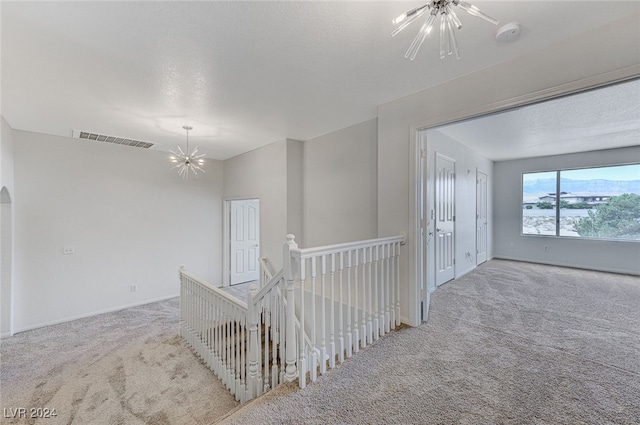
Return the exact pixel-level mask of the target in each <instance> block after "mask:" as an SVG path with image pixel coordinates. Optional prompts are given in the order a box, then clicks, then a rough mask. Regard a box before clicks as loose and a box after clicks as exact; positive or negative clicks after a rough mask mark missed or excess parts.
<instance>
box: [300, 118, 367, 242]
mask: <svg viewBox="0 0 640 425" xmlns="http://www.w3.org/2000/svg"><path fill="white" fill-rule="evenodd" d="M377 132H378V120H377V119H372V120H369V121H365V122H362V123H359V124H356V125H353V126H350V127H347V128H344V129H342V130H338V131H335V132H333V133H330V134H326V135H324V136H320V137H316V138H314V139H310V140H308V141H307V142H306V143H305V145H304V224H305V226H304V234H305V243H306V246H320V245H327V244H334V243H341V242H349V241H357V240H362V239H371V238H375V237H377V225H378V217H377V215H378V212H377V197H378V193H377V170H376V169H377V165H378V164H377V162H378V151H377V148H378V140H377V139H378V134H377Z"/></svg>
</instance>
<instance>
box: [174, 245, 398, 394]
mask: <svg viewBox="0 0 640 425" xmlns="http://www.w3.org/2000/svg"><path fill="white" fill-rule="evenodd" d="M402 243H404V237H402V236H397V237H390V238H380V239H372V240H366V241H359V242H350V243H344V244H337V245H329V246H323V247H314V248H305V249H299V248H298V246H297V244H296V243H295V239H294V236H293V235H287V243H286V244H285V245H284V249H283V252H284V258H283V259H284V261H283V264H284V267H283V268H282V269H281V270H280V271H278V272H276V273H273V270H272V269H271V268H270V266H269V263H268V262H267V261H265V260H261V282H260V283H261V287H260V288H259V289H258V288H257V287H252V288H251V290H250V292H249V296H248V299H247V302H246V303H245V302H243V301H240V300H238V299H236V298H235V297H233V296H231V295H229V294H227V293H225V292H223V291H222V290H220V289H219V288H216V287H214V286H212V285H210V284H209V283H207V282H205V281H203V280H201V279H199V278H198V277H196V276H194V275H192V274H190V273H189V272H187V271H186V270H185V269H184V268H181V269H180V284H181V289H180V335H181V336H182V337H183V338H185V340H186V341H187V342H188V343H189V345H190V346H191V347H192V348H193V349H194V351H195V352H196V353H197V354H198V355H199V356H200V357H201V358H202V359H203V360H204V361H205V363H206V364H207V365H208V367H209V368H210V369H211V370H212V371H213V372H214V373H215V374H216V375H217V376H218V377H219V378H220V379H221V380H222V382H223V384H224V385H225V386H226V388H228V389H229V391H231V393H232V394H234V395H235V397H236V400H238V401H240V402H245V401H248V400H251V399H253V398H255V397H258V396H260V395H261V394H263V393H264V392H266V391H268V390H269V389H272V388H275V387H276V386H278V385H280V384H281V383H283V382H291V381H297V382H298V385H299V387H300V388H304V387H305V386H306V385H307V381H310V382H314V381H315V380H316V379H317V377H318V374H323V373H325V372H326V371H327V369H331V368H334V367H335V366H336V362H337V363H342V362H343V361H344V360H345V358H349V357H351V356H352V355H353V354H354V353H357V352H358V351H359V350H360V349H362V348H365V347H366V346H367V345H368V344H371V343H372V342H373V341H375V340H377V339H378V338H380V336H383V335H384V334H386V333H389V332H390V331H391V330H393V329H395V327H396V326H398V325H400V301H399V293H400V291H399V255H400V245H401V244H402Z"/></svg>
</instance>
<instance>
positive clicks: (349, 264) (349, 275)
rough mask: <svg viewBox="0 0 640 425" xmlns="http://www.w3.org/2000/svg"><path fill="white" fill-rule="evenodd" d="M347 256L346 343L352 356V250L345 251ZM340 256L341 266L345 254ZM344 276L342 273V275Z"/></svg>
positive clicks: (349, 355) (348, 355)
mask: <svg viewBox="0 0 640 425" xmlns="http://www.w3.org/2000/svg"><path fill="white" fill-rule="evenodd" d="M345 254H346V256H347V272H346V273H347V344H346V349H347V352H346V355H347V358H350V357H351V353H352V350H353V335H351V309H352V308H353V306H352V305H351V251H347V252H345ZM340 258H341V259H342V261H341V262H340V265H341V266H344V255H343V254H341V255H340ZM340 276H341V277H342V274H341V275H340Z"/></svg>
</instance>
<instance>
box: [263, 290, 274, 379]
mask: <svg viewBox="0 0 640 425" xmlns="http://www.w3.org/2000/svg"><path fill="white" fill-rule="evenodd" d="M269 300H270V299H269V298H268V297H265V299H264V302H265V304H267V308H265V309H264V310H263V311H264V313H263V314H264V315H265V318H264V380H263V387H264V390H263V391H268V390H269V353H270V351H271V350H270V349H269V342H270V338H269V334H270V333H271V330H272V329H273V326H272V323H271V306H269V305H268V301H269Z"/></svg>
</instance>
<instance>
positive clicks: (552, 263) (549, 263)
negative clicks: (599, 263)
mask: <svg viewBox="0 0 640 425" xmlns="http://www.w3.org/2000/svg"><path fill="white" fill-rule="evenodd" d="M493 259H495V260H509V261H521V262H523V263H532V264H544V265H547V266H558V267H569V268H572V269H581V270H592V271H597V272H607V273H617V274H626V275H630V276H640V271H635V270H622V269H616V268H610V267H593V266H585V265H584V264H573V263H566V262H563V261H545V262H544V263H543V262H542V261H537V260H535V261H534V260H526V259H522V258H517V257H509V256H503V255H496V256H494V257H493V258H492V260H493ZM487 261H489V260H487Z"/></svg>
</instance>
